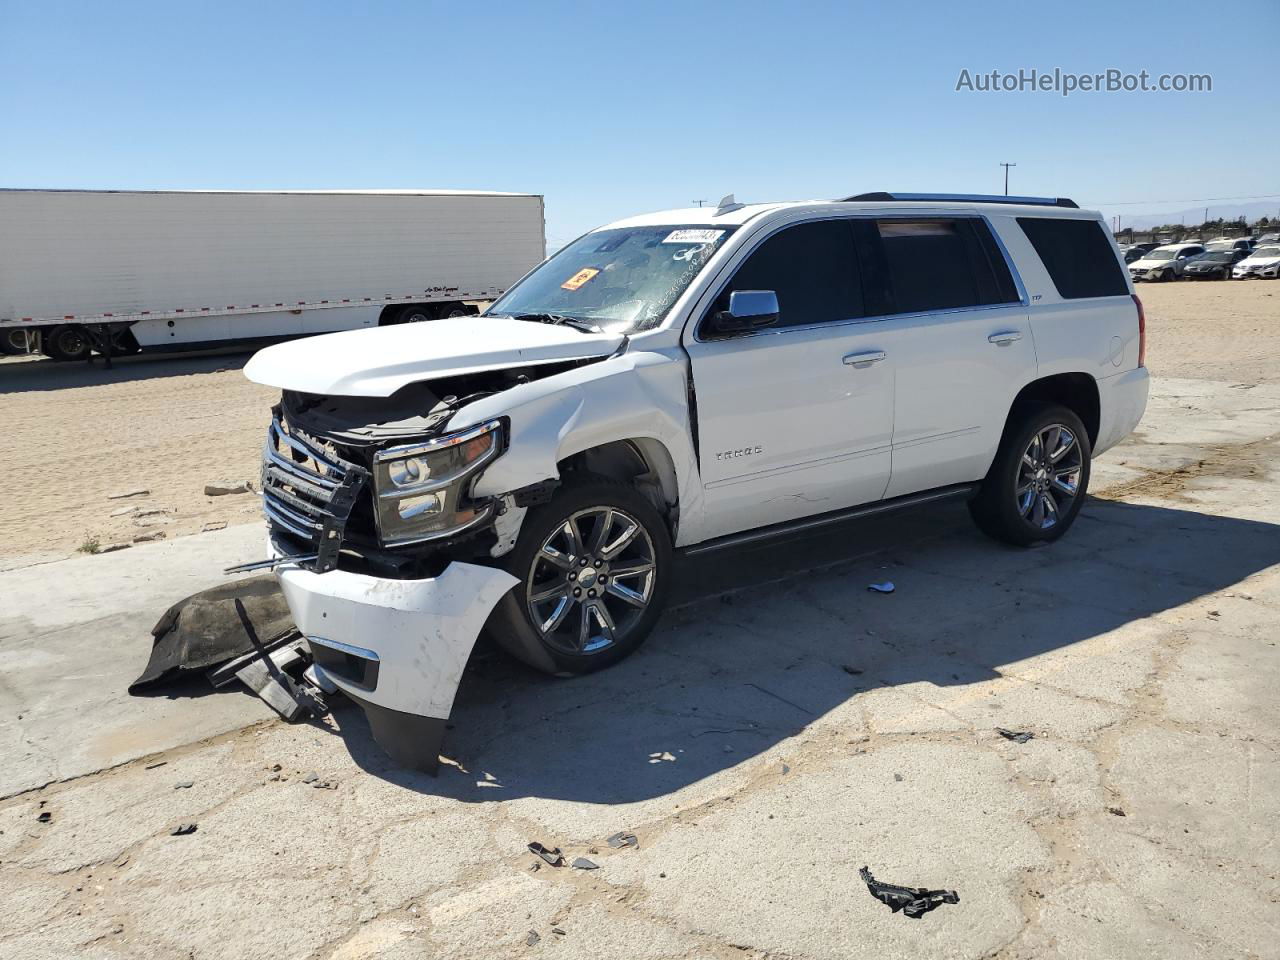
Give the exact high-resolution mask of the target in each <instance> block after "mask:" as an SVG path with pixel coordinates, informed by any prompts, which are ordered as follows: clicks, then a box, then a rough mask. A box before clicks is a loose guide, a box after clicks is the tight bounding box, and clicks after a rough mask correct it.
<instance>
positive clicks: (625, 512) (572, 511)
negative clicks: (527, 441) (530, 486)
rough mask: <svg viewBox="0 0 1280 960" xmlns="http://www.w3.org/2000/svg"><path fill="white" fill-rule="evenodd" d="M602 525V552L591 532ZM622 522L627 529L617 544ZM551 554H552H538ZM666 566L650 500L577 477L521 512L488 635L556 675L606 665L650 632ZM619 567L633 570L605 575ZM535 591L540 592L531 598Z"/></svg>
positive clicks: (662, 530)
mask: <svg viewBox="0 0 1280 960" xmlns="http://www.w3.org/2000/svg"><path fill="white" fill-rule="evenodd" d="M605 516H609V517H610V518H611V519H610V520H608V521H604V520H603V518H604V517H605ZM571 522H572V524H573V525H574V527H575V528H576V531H577V538H578V540H579V541H580V543H581V548H579V549H576V550H575V549H574V548H573V545H572V542H571V540H570V538H569V536H568V533H567V527H568V525H569V524H570V523H571ZM602 522H605V523H607V526H606V528H605V531H604V532H605V540H604V547H605V548H606V549H604V550H602V549H601V548H600V541H599V540H598V539H597V538H598V536H599V526H598V524H600V523H602ZM632 526H634V527H635V528H636V529H635V530H634V532H631V535H630V537H629V538H627V539H626V541H625V543H622V544H621V545H619V544H620V541H622V540H623V539H624V537H626V535H627V533H628V532H629V531H630V530H631V527H632ZM544 547H550V548H551V549H550V552H544ZM552 555H554V556H556V557H558V558H559V559H558V560H552V559H548V558H549V557H551V556H552ZM671 564H672V550H671V534H670V532H669V531H668V529H667V524H666V521H665V520H664V519H663V517H662V515H661V514H660V513H659V512H658V511H657V510H656V509H655V508H654V506H653V504H651V503H650V502H649V501H648V500H646V499H645V498H644V497H643V496H641V495H640V494H639V493H637V492H636V491H635V489H634V488H633V487H630V486H628V485H626V484H623V483H619V482H618V481H616V480H611V479H608V478H606V477H599V476H595V475H592V474H577V475H576V476H574V478H573V480H572V481H571V482H569V483H567V484H566V485H565V486H563V487H561V488H560V489H559V490H558V491H556V493H555V495H554V496H553V497H552V498H551V500H550V501H549V502H548V503H546V504H545V505H543V506H539V507H534V508H533V509H531V510H530V511H529V513H528V515H527V516H526V517H525V519H524V523H523V525H522V527H521V530H520V538H519V540H518V541H517V542H516V546H515V549H514V550H512V551H511V552H510V553H509V554H507V555H506V556H505V557H504V558H503V566H504V568H505V569H506V570H507V571H508V572H509V573H511V574H512V575H513V576H514V577H516V578H517V579H518V580H519V581H520V583H519V584H518V585H517V586H515V587H513V588H512V589H511V590H510V591H509V592H508V593H507V594H506V595H505V596H504V597H503V598H502V600H501V601H499V603H498V605H497V607H495V608H494V611H493V615H492V616H491V617H490V619H489V624H488V629H489V633H490V634H491V635H492V636H493V639H494V640H495V641H496V642H497V643H498V645H499V646H501V647H502V648H503V649H504V650H506V651H507V652H508V653H510V654H511V655H512V656H513V657H515V658H516V659H517V660H521V661H523V662H524V663H526V664H528V665H529V666H531V667H534V668H536V669H538V670H542V671H545V672H547V673H553V674H556V675H557V676H576V675H579V674H584V673H591V672H593V671H595V670H600V669H603V668H604V667H608V666H612V665H613V664H615V663H617V662H618V661H619V660H622V659H623V658H624V657H627V656H629V655H630V654H631V653H633V652H634V651H635V650H636V649H637V648H638V647H639V646H640V644H642V643H643V642H644V640H645V638H646V637H648V635H649V633H650V632H651V631H652V630H653V626H654V624H655V623H657V620H658V617H659V616H660V615H661V613H662V609H663V605H664V603H665V601H666V596H667V590H668V584H669V582H670V578H671ZM624 568H625V569H627V570H631V571H639V572H632V573H628V574H625V575H615V574H614V571H617V570H621V569H624ZM588 577H590V580H588ZM600 578H604V580H603V581H602V580H601V579H600ZM601 583H605V584H606V586H604V587H603V588H601ZM597 589H599V592H598V594H597V593H596V590H597ZM575 590H576V591H577V595H576V596H575V594H574V591H575ZM540 594H541V595H543V596H544V597H545V599H543V600H540V601H534V600H533V598H534V597H536V596H538V595H540ZM589 594H590V595H591V596H592V599H590V600H588V595H589ZM562 604H563V605H564V607H563V609H562V607H561V605H562ZM600 609H603V611H604V613H603V616H602V615H601V614H600V613H598V612H597V611H598V610H600ZM535 616H536V617H537V619H536V620H535ZM557 617H558V618H559V619H558V622H557V623H555V625H554V626H552V627H551V628H550V629H547V624H551V623H552V622H553V620H556V618H557ZM606 624H609V625H611V627H612V629H609V628H607V626H606ZM584 631H585V632H584ZM584 637H585V642H584Z"/></svg>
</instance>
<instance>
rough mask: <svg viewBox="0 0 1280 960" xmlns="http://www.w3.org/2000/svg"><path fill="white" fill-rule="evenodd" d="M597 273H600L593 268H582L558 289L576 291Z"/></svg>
mask: <svg viewBox="0 0 1280 960" xmlns="http://www.w3.org/2000/svg"><path fill="white" fill-rule="evenodd" d="M599 272H600V271H599V270H597V269H596V268H595V267H583V268H582V269H581V270H579V271H578V272H577V273H575V274H574V275H573V276H572V277H570V278H569V279H568V280H566V281H565V282H564V283H562V284H560V289H561V290H577V289H578V288H579V287H580V286H582V285H583V284H584V283H586V282H587V281H588V280H590V279H591V278H592V277H594V276H595V275H596V274H597V273H599Z"/></svg>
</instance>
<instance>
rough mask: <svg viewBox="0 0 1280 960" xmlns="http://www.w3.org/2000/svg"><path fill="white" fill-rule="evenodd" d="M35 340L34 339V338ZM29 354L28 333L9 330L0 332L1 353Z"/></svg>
mask: <svg viewBox="0 0 1280 960" xmlns="http://www.w3.org/2000/svg"><path fill="white" fill-rule="evenodd" d="M32 339H33V340H34V337H33V338H32ZM26 352H27V331H26V330H18V329H14V328H12V327H11V328H9V329H8V330H0V353H8V354H17V353H26Z"/></svg>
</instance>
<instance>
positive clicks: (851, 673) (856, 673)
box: [840, 663, 862, 677]
mask: <svg viewBox="0 0 1280 960" xmlns="http://www.w3.org/2000/svg"><path fill="white" fill-rule="evenodd" d="M840 669H841V670H843V671H844V672H845V673H847V674H849V676H851V677H860V676H862V671H861V670H859V669H858V668H857V667H851V666H849V664H847V663H846V664H845V665H844V666H843V667H841V668H840Z"/></svg>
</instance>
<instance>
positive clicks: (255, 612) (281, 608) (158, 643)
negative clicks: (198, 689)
mask: <svg viewBox="0 0 1280 960" xmlns="http://www.w3.org/2000/svg"><path fill="white" fill-rule="evenodd" d="M237 600H239V601H240V602H241V605H242V606H243V609H244V610H245V612H246V613H247V614H248V619H249V621H250V622H251V623H252V625H253V628H254V631H255V633H256V635H257V636H258V637H263V638H267V639H268V640H274V639H275V638H277V637H280V636H282V635H284V634H288V633H292V632H293V630H294V626H293V619H292V618H291V617H290V615H289V605H288V604H287V603H285V600H284V594H283V593H281V592H280V586H279V584H277V583H276V578H275V576H274V575H273V574H270V573H266V574H260V575H258V576H256V577H249V578H248V579H245V580H237V581H235V582H234V583H226V584H222V585H220V586H217V587H214V588H213V589H212V590H203V591H201V592H200V593H197V594H194V595H192V596H190V597H187V598H186V599H185V600H180V601H179V602H177V603H175V604H174V605H173V606H172V607H170V608H169V609H168V610H166V611H165V612H164V614H163V615H162V616H161V617H160V619H159V621H158V622H157V623H156V625H155V626H154V627H152V628H151V635H152V637H153V638H154V643H153V646H152V648H151V659H150V662H148V663H147V667H146V669H145V670H143V671H142V675H141V676H140V677H138V679H137V680H135V681H134V682H133V683H132V684H130V685H129V692H130V693H132V694H138V693H142V692H147V691H149V689H150V688H151V687H154V686H156V685H158V684H161V683H164V682H165V681H169V680H175V679H178V678H179V677H181V676H184V675H189V674H191V673H200V672H203V671H205V670H208V669H209V668H210V667H216V666H217V665H218V664H220V663H222V662H223V661H226V660H230V659H231V658H233V657H238V656H241V655H243V654H246V653H250V652H252V651H253V650H254V647H255V645H254V643H253V642H252V641H251V640H250V638H249V635H248V634H247V633H246V632H245V629H244V624H243V623H242V622H241V618H240V615H239V612H238V611H237V609H236V601H237Z"/></svg>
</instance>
